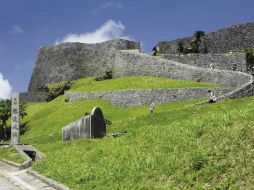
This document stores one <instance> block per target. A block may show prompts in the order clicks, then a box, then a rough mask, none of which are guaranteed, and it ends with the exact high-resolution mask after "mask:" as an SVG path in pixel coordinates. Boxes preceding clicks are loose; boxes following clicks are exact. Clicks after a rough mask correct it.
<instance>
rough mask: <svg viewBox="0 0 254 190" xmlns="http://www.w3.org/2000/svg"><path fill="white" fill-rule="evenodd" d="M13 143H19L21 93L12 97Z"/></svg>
mask: <svg viewBox="0 0 254 190" xmlns="http://www.w3.org/2000/svg"><path fill="white" fill-rule="evenodd" d="M11 143H12V144H13V145H16V144H19V93H17V92H15V93H13V94H12V97H11Z"/></svg>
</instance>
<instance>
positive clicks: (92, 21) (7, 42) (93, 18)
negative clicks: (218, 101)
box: [0, 0, 254, 98]
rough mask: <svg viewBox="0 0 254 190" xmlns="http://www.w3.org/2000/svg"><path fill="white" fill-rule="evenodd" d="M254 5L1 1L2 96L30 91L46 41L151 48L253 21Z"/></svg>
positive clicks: (236, 1) (208, 0)
mask: <svg viewBox="0 0 254 190" xmlns="http://www.w3.org/2000/svg"><path fill="white" fill-rule="evenodd" d="M253 8H254V0H242V1H240V0H177V1H176V0H174V1H173V0H156V1H155V0H153V1H151V0H128V1H127V0H126V1H123V0H122V1H121V0H90V1H88V0H40V1H39V0H22V1H21V0H0V98H4V97H8V95H9V93H10V91H11V89H12V91H27V86H28V83H29V80H30V77H31V74H32V70H33V67H34V65H35V60H36V56H37V53H38V49H39V47H40V46H44V45H52V44H55V43H57V42H58V43H60V42H63V41H75V40H79V41H83V42H86V41H87V40H89V39H90V40H91V39H92V42H95V41H102V40H106V39H111V38H118V37H125V38H129V39H135V40H137V41H141V42H142V48H143V49H142V51H143V52H150V51H151V49H152V47H153V46H154V45H155V44H156V43H157V42H159V41H162V40H173V39H176V38H181V37H185V36H189V35H192V34H193V33H194V31H196V30H204V31H205V32H209V31H214V30H216V29H219V28H223V27H227V26H230V25H233V24H239V23H246V22H253V21H254V11H253ZM7 80H8V81H7ZM10 87H11V88H10Z"/></svg>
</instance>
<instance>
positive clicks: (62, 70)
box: [28, 40, 140, 92]
mask: <svg viewBox="0 0 254 190" xmlns="http://www.w3.org/2000/svg"><path fill="white" fill-rule="evenodd" d="M125 49H139V50H140V43H139V42H132V41H128V40H112V41H107V42H103V43H97V44H84V43H63V44H59V45H54V46H46V47H42V48H41V49H40V50H39V54H38V57H37V61H36V67H35V69H34V70H33V74H32V77H31V81H30V84H29V88H28V91H29V92H33V91H44V88H43V86H44V85H45V84H49V83H53V82H59V81H64V80H75V79H78V78H83V77H88V76H102V75H104V74H105V72H106V71H109V70H112V66H113V57H114V54H115V52H116V51H117V50H125Z"/></svg>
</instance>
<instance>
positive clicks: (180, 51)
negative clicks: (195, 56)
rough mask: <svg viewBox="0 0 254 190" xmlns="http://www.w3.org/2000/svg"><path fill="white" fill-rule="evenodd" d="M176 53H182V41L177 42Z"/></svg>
mask: <svg viewBox="0 0 254 190" xmlns="http://www.w3.org/2000/svg"><path fill="white" fill-rule="evenodd" d="M177 52H178V53H179V54H180V53H184V45H183V42H182V41H179V42H177Z"/></svg>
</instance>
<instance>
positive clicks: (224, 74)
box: [114, 51, 253, 99]
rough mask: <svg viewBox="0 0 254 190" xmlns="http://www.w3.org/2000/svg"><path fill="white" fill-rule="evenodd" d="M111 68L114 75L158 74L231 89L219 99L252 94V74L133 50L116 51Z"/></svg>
mask: <svg viewBox="0 0 254 190" xmlns="http://www.w3.org/2000/svg"><path fill="white" fill-rule="evenodd" d="M114 69H115V70H114V71H115V77H127V76H158V77H166V78H173V79H181V80H193V81H200V82H208V83H214V84H220V85H225V86H228V87H232V88H234V90H232V91H231V92H228V93H226V94H225V95H223V98H221V99H227V98H240V97H243V96H249V95H252V93H251V91H252V90H251V89H252V84H253V77H252V76H251V75H249V74H245V73H242V72H237V71H228V70H218V69H208V68H201V67H195V66H191V65H187V64H182V63H178V62H174V61H170V60H165V59H161V58H156V57H152V56H149V55H144V54H141V53H138V52H135V51H119V52H118V54H117V55H116V58H115V65H114Z"/></svg>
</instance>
